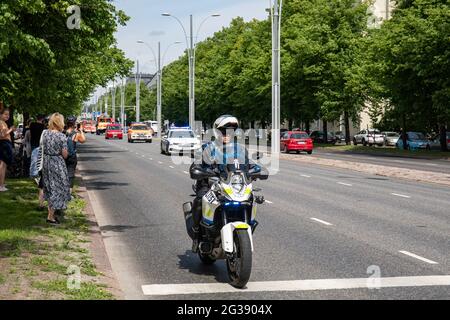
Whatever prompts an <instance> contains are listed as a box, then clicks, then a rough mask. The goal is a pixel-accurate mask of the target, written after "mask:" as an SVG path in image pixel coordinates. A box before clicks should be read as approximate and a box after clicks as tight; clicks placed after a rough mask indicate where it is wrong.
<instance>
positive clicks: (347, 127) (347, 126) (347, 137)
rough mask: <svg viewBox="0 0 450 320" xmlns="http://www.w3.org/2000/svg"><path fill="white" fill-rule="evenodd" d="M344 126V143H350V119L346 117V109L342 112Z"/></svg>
mask: <svg viewBox="0 0 450 320" xmlns="http://www.w3.org/2000/svg"><path fill="white" fill-rule="evenodd" d="M344 126H345V144H346V145H349V144H350V119H349V117H348V111H345V112H344Z"/></svg>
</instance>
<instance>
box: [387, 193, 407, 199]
mask: <svg viewBox="0 0 450 320" xmlns="http://www.w3.org/2000/svg"><path fill="white" fill-rule="evenodd" d="M391 194H392V195H393V196H396V197H402V198H411V196H406V195H404V194H399V193H391Z"/></svg>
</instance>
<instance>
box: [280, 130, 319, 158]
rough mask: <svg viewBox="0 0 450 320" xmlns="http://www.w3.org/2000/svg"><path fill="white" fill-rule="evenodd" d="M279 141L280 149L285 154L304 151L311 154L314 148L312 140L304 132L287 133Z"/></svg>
mask: <svg viewBox="0 0 450 320" xmlns="http://www.w3.org/2000/svg"><path fill="white" fill-rule="evenodd" d="M280 140H281V141H280V148H281V150H282V151H283V152H285V153H289V152H291V151H296V152H297V153H300V151H305V152H307V153H308V154H311V153H312V151H313V148H314V145H313V140H312V139H311V138H310V136H309V135H308V134H307V133H306V132H304V131H287V132H285V133H283V135H282V136H281V139H280Z"/></svg>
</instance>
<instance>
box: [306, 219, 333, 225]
mask: <svg viewBox="0 0 450 320" xmlns="http://www.w3.org/2000/svg"><path fill="white" fill-rule="evenodd" d="M311 220H314V221H317V222H319V223H322V224H324V225H327V226H332V225H333V224H331V223H329V222H326V221H324V220H320V219H317V218H311Z"/></svg>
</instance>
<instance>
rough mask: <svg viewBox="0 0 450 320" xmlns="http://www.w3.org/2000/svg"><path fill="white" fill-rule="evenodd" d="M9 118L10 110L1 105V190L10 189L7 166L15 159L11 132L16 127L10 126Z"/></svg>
mask: <svg viewBox="0 0 450 320" xmlns="http://www.w3.org/2000/svg"><path fill="white" fill-rule="evenodd" d="M8 120H9V110H8V109H2V106H1V105H0V192H6V191H8V189H7V188H6V187H5V177H6V167H7V166H9V165H11V163H12V160H13V146H12V143H11V132H14V130H15V128H14V127H11V128H8V125H7V124H6V122H7V121H8Z"/></svg>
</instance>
